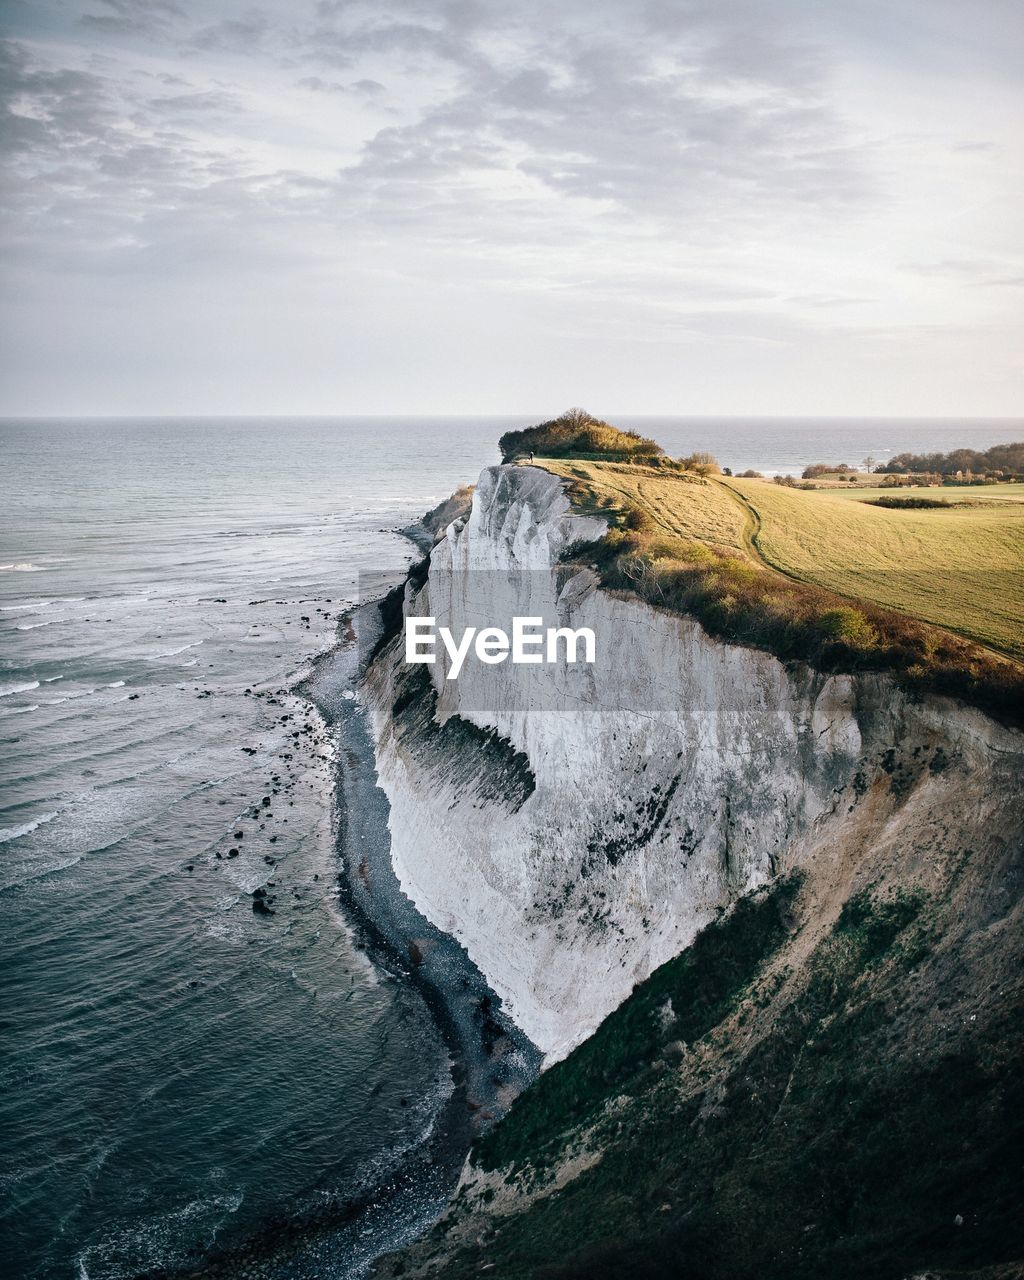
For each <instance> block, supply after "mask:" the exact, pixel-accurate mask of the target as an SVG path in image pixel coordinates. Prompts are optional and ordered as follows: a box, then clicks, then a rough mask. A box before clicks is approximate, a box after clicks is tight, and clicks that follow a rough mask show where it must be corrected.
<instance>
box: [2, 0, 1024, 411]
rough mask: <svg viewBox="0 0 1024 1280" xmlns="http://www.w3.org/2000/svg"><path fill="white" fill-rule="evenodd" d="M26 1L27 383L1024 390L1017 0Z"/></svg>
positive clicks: (8, 376)
mask: <svg viewBox="0 0 1024 1280" xmlns="http://www.w3.org/2000/svg"><path fill="white" fill-rule="evenodd" d="M0 13H2V14H3V19H4V22H3V25H4V31H5V35H6V37H7V39H6V41H5V44H4V47H3V53H2V72H0V76H2V82H3V90H4V95H3V96H4V102H5V109H4V116H3V143H2V145H3V150H4V156H5V163H6V168H7V176H6V179H5V182H4V204H5V208H6V213H5V218H4V227H3V232H2V242H0V243H2V253H3V282H2V333H0V339H2V348H3V353H2V356H0V361H2V365H0V375H2V389H0V412H3V413H9V414H15V413H83V414H88V413H98V414H103V413H152V414H164V413H166V414H175V413H243V414H247V413H327V414H344V413H373V412H380V413H386V412H405V413H474V412H479V413H517V412H528V413H529V412H535V411H536V412H544V413H547V412H555V411H557V410H559V409H561V408H563V407H565V406H566V405H567V404H576V403H582V404H585V405H587V406H588V407H589V408H591V409H592V410H594V411H596V412H601V413H606V414H614V412H616V411H619V412H632V413H679V414H688V413H690V414H758V415H761V414H828V415H838V414H922V415H927V414H943V415H946V414H953V415H956V414H964V415H974V414H977V415H999V414H1019V413H1020V412H1021V410H1022V404H1024V397H1022V394H1021V392H1022V387H1024V199H1022V197H1024V105H1022V94H1021V89H1022V73H1021V68H1022V67H1024V5H1022V4H1021V3H1020V0H843V2H841V3H840V2H839V0H833V2H830V0H692V2H690V0H649V2H647V0H546V2H544V3H535V2H531V0H527V2H526V3H515V0H500V2H493V0H451V2H450V3H445V2H444V0H375V2H373V3H363V2H362V0H321V2H320V3H309V2H308V0H276V2H275V3H264V4H255V5H252V6H249V5H242V4H232V3H226V2H225V0H202V2H196V3H193V0H0Z"/></svg>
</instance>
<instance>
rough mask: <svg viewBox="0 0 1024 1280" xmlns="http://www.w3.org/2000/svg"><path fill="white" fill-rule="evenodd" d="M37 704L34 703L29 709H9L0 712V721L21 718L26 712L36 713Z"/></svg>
mask: <svg viewBox="0 0 1024 1280" xmlns="http://www.w3.org/2000/svg"><path fill="white" fill-rule="evenodd" d="M38 710H39V703H38V702H37V703H35V704H34V705H33V706H31V707H10V708H8V710H6V711H0V720H6V719H7V718H8V716H23V715H24V714H25V712H26V711H38Z"/></svg>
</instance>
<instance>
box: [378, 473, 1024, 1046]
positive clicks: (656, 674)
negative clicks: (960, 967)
mask: <svg viewBox="0 0 1024 1280" xmlns="http://www.w3.org/2000/svg"><path fill="white" fill-rule="evenodd" d="M603 529H604V525H603V523H602V522H601V521H600V520H598V519H596V518H590V517H585V516H580V515H577V514H574V513H573V511H572V510H571V508H570V503H569V500H568V498H567V497H566V495H565V493H564V491H563V487H562V484H561V482H560V481H559V480H558V479H557V478H556V477H554V476H552V475H551V474H549V473H548V472H546V471H543V470H541V469H539V468H531V467H516V466H503V467H493V468H489V469H487V470H485V471H484V472H483V474H482V475H481V477H480V481H479V484H478V486H477V489H476V493H475V495H474V498H473V505H472V508H471V511H470V513H469V515H468V517H463V518H460V519H457V520H455V521H454V522H453V523H452V524H450V525H449V526H448V527H447V529H446V530H445V532H444V534H443V535H442V537H441V538H440V539H439V541H438V542H437V543H436V545H435V546H434V548H433V551H432V553H431V556H430V561H429V567H428V569H427V571H426V573H425V576H424V575H423V574H418V575H412V576H411V577H410V579H409V581H408V583H407V584H406V589H405V601H404V609H405V611H406V613H408V614H416V615H421V616H433V617H436V618H437V619H438V620H439V622H443V623H444V624H445V625H447V626H450V627H451V628H452V629H453V631H456V632H458V631H460V630H461V629H462V628H464V627H467V626H476V627H482V626H490V625H503V623H504V622H505V621H506V620H507V619H510V618H511V617H512V616H515V615H518V616H540V617H543V618H545V619H547V620H551V621H554V622H557V624H558V625H562V626H571V627H573V628H576V627H590V628H592V629H593V631H594V632H595V634H596V637H597V648H598V661H597V662H596V663H595V664H594V665H593V666H587V665H576V666H561V667H548V666H537V667H528V666H515V665H512V664H509V663H504V664H501V665H494V666H486V667H484V666H480V665H477V664H469V665H467V667H466V669H465V670H464V671H463V673H462V674H461V675H460V678H459V679H458V681H451V680H447V679H446V678H445V676H446V665H445V664H444V662H443V661H442V662H438V663H437V664H435V665H434V666H426V667H417V668H410V667H409V666H408V665H407V664H406V663H405V662H404V658H403V648H402V640H401V637H397V636H396V637H395V638H394V639H392V640H391V641H390V642H389V643H388V644H387V645H386V646H385V647H384V648H383V649H382V650H381V651H380V652H379V653H378V654H377V656H376V657H375V659H374V661H373V662H372V663H371V664H370V667H369V669H368V671H367V675H366V679H365V686H364V692H365V697H366V700H367V704H368V706H369V708H370V711H371V717H372V723H373V727H374V734H375V738H376V752H377V766H378V776H379V781H380V785H381V787H382V788H383V789H384V791H385V792H386V794H387V797H388V800H389V802H390V806H391V816H390V826H391V835H392V858H393V862H394V865H395V868H396V871H397V873H398V876H399V879H400V881H401V884H402V887H403V888H404V889H405V891H406V892H407V893H408V894H409V896H410V897H411V898H412V899H413V901H414V902H415V903H416V905H417V907H419V909H420V910H421V911H423V913H424V914H425V915H427V916H428V917H429V918H430V919H431V920H432V921H434V923H436V924H437V925H438V926H439V927H441V928H442V929H444V930H445V931H448V932H451V933H452V934H454V935H455V936H456V937H457V938H458V939H459V940H460V941H461V942H462V943H463V944H464V945H465V947H466V949H467V951H468V952H469V954H470V956H471V957H472V958H473V960H474V961H475V962H476V963H477V964H478V965H479V967H480V969H481V970H482V972H483V973H484V975H485V976H486V978H487V980H488V982H489V983H490V985H491V986H492V987H493V988H494V990H495V991H497V992H498V994H499V995H500V996H501V998H502V1000H503V1001H504V1003H505V1006H506V1008H507V1009H508V1011H509V1012H510V1013H511V1015H512V1016H513V1018H514V1019H515V1020H516V1022H517V1023H518V1024H519V1026H520V1027H521V1028H522V1029H523V1030H524V1031H525V1032H526V1033H527V1035H529V1036H530V1038H531V1039H532V1040H533V1041H534V1043H536V1044H537V1045H538V1046H539V1047H540V1048H541V1049H542V1050H543V1051H544V1052H545V1054H546V1055H547V1056H548V1061H549V1062H553V1061H556V1060H558V1059H560V1058H563V1057H564V1056H565V1055H566V1054H568V1053H569V1052H570V1051H571V1050H572V1049H573V1048H574V1047H575V1046H576V1045H578V1044H580V1043H581V1042H582V1041H583V1040H585V1039H586V1038H587V1037H588V1036H589V1035H591V1034H592V1032H593V1031H594V1030H595V1029H596V1028H597V1026H598V1025H599V1024H600V1023H601V1022H602V1021H603V1020H604V1019H605V1018H606V1017H607V1015H608V1014H609V1013H611V1011H612V1010H613V1009H615V1008H616V1007H617V1006H618V1005H619V1004H620V1003H621V1002H622V1001H623V1000H625V999H626V997H627V996H629V994H630V992H631V991H632V990H633V988H634V987H635V986H636V985H637V984H638V983H640V982H642V981H643V980H644V979H645V978H647V977H648V976H649V975H650V974H652V973H653V972H654V971H655V970H656V969H657V968H658V967H659V966H660V965H662V964H663V963H664V962H665V961H667V960H669V959H670V958H671V957H673V956H675V955H677V954H678V953H679V952H680V951H681V950H682V949H683V948H685V947H687V946H688V945H689V944H690V943H691V942H692V940H693V939H694V937H695V936H696V934H697V933H698V931H699V930H700V929H701V928H702V927H703V926H705V925H706V924H708V923H709V922H710V921H711V920H713V919H714V918H715V917H716V915H717V914H718V913H719V912H720V911H721V909H722V908H727V907H729V906H730V905H731V904H732V903H734V902H735V901H736V900H737V899H739V898H740V897H742V896H743V895H745V894H747V893H749V892H750V891H751V890H753V889H755V888H757V887H758V886H761V885H764V884H766V883H768V882H769V881H770V880H773V879H774V878H775V877H777V876H780V875H782V874H783V873H785V872H787V871H789V870H791V869H792V868H794V867H798V866H801V865H804V864H807V863H808V862H809V861H813V860H814V859H815V857H816V855H820V854H822V853H823V852H827V854H828V855H829V857H833V858H834V857H835V855H836V851H837V850H839V851H842V850H849V851H850V856H851V857H856V858H857V859H860V860H865V859H866V861H870V859H867V853H868V852H869V851H874V853H875V854H878V853H879V851H880V850H884V852H885V857H886V859H887V860H892V859H895V860H899V859H901V858H905V859H908V860H912V861H916V860H919V859H920V858H921V857H922V856H923V855H922V851H921V842H920V836H921V831H922V829H923V828H924V829H932V830H934V831H936V832H937V831H939V830H940V829H942V830H945V832H946V836H947V837H949V833H950V830H951V829H952V830H953V832H954V835H955V839H956V841H957V842H959V843H962V844H963V845H964V847H969V846H970V845H971V844H972V842H973V843H977V842H981V841H984V840H991V839H992V838H993V837H994V836H995V837H999V838H1003V839H1010V838H1012V836H1013V832H1014V830H1015V824H1016V827H1017V829H1019V811H1016V816H1015V814H1014V811H1012V810H1011V806H1012V803H1013V797H1014V796H1016V795H1017V794H1018V792H1019V788H1020V781H1021V778H1022V773H1024V770H1022V745H1021V736H1020V735H1019V734H1018V733H1015V732H1013V731H1012V730H1008V729H1004V728H1002V727H1000V726H998V725H997V724H995V723H994V722H993V721H991V720H990V719H988V718H987V717H986V716H984V715H983V714H982V713H980V712H978V711H975V710H972V709H970V708H966V707H963V706H960V705H958V704H955V703H953V702H951V701H948V700H944V699H939V698H925V699H921V700H915V699H912V698H911V697H910V696H909V695H908V694H907V693H906V692H904V691H903V690H902V689H901V688H900V687H899V686H898V685H897V684H896V683H895V682H894V681H893V680H891V679H890V678H889V677H887V676H885V675H881V674H854V675H830V676H828V675H823V674H821V673H818V672H815V671H814V670H812V669H811V668H809V667H807V666H805V665H803V664H785V663H783V662H781V661H780V660H779V659H777V658H776V657H774V656H773V655H771V654H769V653H767V652H763V651H760V650H756V649H751V648H746V647H742V646H738V645H731V644H725V643H722V642H720V641H717V640H714V639H712V638H710V637H709V636H708V635H707V634H706V633H705V632H704V631H703V630H702V628H701V627H700V625H699V624H698V623H697V622H695V621H693V620H691V619H688V618H685V617H679V616H676V615H673V614H670V613H668V612H663V611H661V610H658V609H655V608H651V607H650V606H648V605H646V604H644V603H641V602H640V601H638V600H636V599H632V598H628V597H625V596H619V595H615V594H612V593H609V592H607V591H603V590H600V589H599V588H598V584H597V578H596V575H595V574H594V573H592V572H591V571H590V570H589V569H587V568H586V567H582V568H580V567H576V568H573V567H569V566H567V565H566V564H565V563H563V555H564V553H565V552H566V551H567V549H569V548H570V547H571V546H573V545H574V544H578V543H585V542H586V541H588V540H591V539H593V538H595V537H597V536H599V535H600V534H601V533H602V532H603ZM938 839H939V840H940V843H941V839H942V837H941V836H940V837H938ZM865 865H866V862H865Z"/></svg>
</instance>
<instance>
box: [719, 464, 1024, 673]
mask: <svg viewBox="0 0 1024 1280" xmlns="http://www.w3.org/2000/svg"><path fill="white" fill-rule="evenodd" d="M725 483H727V484H728V485H729V486H730V487H731V488H732V489H734V490H735V491H736V492H737V493H739V494H740V495H742V497H743V498H744V499H745V500H746V501H747V502H748V503H749V504H750V506H751V507H752V508H753V510H754V511H755V512H756V513H757V516H758V517H759V521H760V528H759V530H758V533H757V549H758V550H759V551H760V552H761V554H762V555H763V556H764V558H765V559H766V560H767V561H768V563H769V564H771V565H772V566H774V567H775V568H777V569H780V570H782V571H783V572H784V573H787V574H790V575H792V576H793V577H796V578H798V579H800V580H802V581H805V582H813V583H816V584H817V585H818V586H822V587H825V588H827V589H828V590H830V591H835V592H837V593H839V594H840V595H847V596H856V597H859V598H862V599H867V600H872V601H875V602H876V603H878V604H882V605H885V606H887V607H889V608H893V609H898V610H901V611H904V612H906V613H909V614H912V615H914V616H915V617H918V618H921V619H923V620H924V621H926V622H930V623H933V624H935V625H937V626H942V627H946V628H948V629H950V630H952V631H956V632H959V633H960V634H962V635H967V636H970V637H971V638H973V639H976V640H979V641H981V643H983V644H986V645H990V646H991V647H993V648H996V649H1000V650H1002V651H1003V652H1005V653H1008V654H1011V655H1013V656H1014V657H1018V658H1020V657H1024V569H1022V566H1024V502H1020V501H1014V497H1018V496H1019V486H1001V487H1002V488H1006V489H1012V488H1017V489H1018V494H1017V495H1013V496H1009V495H1008V496H1006V497H1004V496H1002V495H997V496H996V497H995V498H993V500H992V502H991V505H990V504H989V502H988V501H987V500H986V499H987V497H988V493H987V491H984V492H983V493H981V494H978V495H974V494H972V495H971V496H970V497H969V498H964V499H962V498H961V495H962V494H963V492H964V491H963V490H954V491H951V493H946V492H945V491H935V492H937V493H938V494H940V495H941V497H942V498H943V499H946V500H948V501H950V502H960V501H961V500H963V501H964V502H965V505H964V506H951V507H950V509H949V510H948V511H938V510H930V511H929V510H925V511H895V510H889V509H886V508H882V507H873V506H870V505H868V504H867V503H866V502H865V501H864V500H863V499H864V498H865V497H867V496H870V495H871V494H872V493H873V492H874V491H872V490H862V491H860V492H858V493H845V494H842V495H840V494H839V493H837V492H836V491H834V490H830V491H820V492H813V493H811V492H806V491H802V490H793V489H786V488H783V487H781V486H779V485H775V484H771V483H766V482H764V481H758V480H729V481H726V482H725ZM881 492H884V491H881ZM889 492H890V493H891V491H889ZM932 492H933V491H929V496H931V495H932ZM856 498H859V499H861V500H860V501H851V499H856Z"/></svg>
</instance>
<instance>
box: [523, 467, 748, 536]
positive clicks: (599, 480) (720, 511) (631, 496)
mask: <svg viewBox="0 0 1024 1280" xmlns="http://www.w3.org/2000/svg"><path fill="white" fill-rule="evenodd" d="M540 465H542V466H544V467H545V468H546V469H547V470H548V471H551V472H553V473H554V474H555V475H558V476H563V477H564V478H565V479H567V480H569V481H570V482H574V483H575V484H577V485H581V486H584V487H585V489H586V490H588V491H589V493H588V494H587V497H586V499H585V502H586V504H587V506H588V508H589V509H591V510H593V511H595V512H598V513H601V512H602V511H607V510H608V509H610V508H612V507H615V506H620V505H621V504H622V500H623V499H625V501H626V502H628V503H632V504H634V505H636V506H638V507H640V508H642V509H643V510H644V511H646V512H647V513H648V514H649V515H650V516H651V518H652V519H653V520H654V521H655V522H656V524H658V525H659V527H661V528H662V529H664V530H665V532H666V533H668V534H670V535H671V536H673V537H679V538H687V539H695V540H697V541H700V542H707V543H709V544H710V545H712V546H715V547H720V548H721V549H723V550H727V551H742V550H743V548H744V530H745V527H746V523H747V518H746V515H745V513H744V512H743V510H742V508H741V507H740V506H739V504H737V502H736V501H735V499H734V497H733V496H732V495H731V494H730V493H728V492H727V491H726V490H725V489H724V488H723V487H722V486H720V485H716V484H713V483H711V482H709V481H707V480H703V479H701V478H700V477H698V476H694V475H691V474H689V473H686V472H672V471H659V470H656V469H653V468H651V467H644V466H634V465H630V464H627V463H617V462H582V461H577V460H575V459H573V460H572V461H561V460H556V459H545V460H543V461H542V463H541V464H540Z"/></svg>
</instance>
